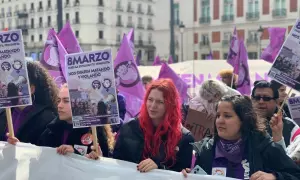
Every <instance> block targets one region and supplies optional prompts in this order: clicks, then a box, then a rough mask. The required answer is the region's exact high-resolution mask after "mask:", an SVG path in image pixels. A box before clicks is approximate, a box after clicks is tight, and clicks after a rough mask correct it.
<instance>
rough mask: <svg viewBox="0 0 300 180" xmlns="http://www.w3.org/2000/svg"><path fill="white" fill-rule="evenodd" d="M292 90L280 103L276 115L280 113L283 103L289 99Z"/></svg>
mask: <svg viewBox="0 0 300 180" xmlns="http://www.w3.org/2000/svg"><path fill="white" fill-rule="evenodd" d="M292 90H293V89H292V88H291V89H290V91H289V92H288V94H287V96H286V97H285V98H284V100H283V102H282V104H281V106H280V108H279V110H278V112H277V115H278V114H279V113H280V112H281V111H282V109H283V106H284V104H285V102H286V101H287V100H288V98H289V96H290V94H291V92H292Z"/></svg>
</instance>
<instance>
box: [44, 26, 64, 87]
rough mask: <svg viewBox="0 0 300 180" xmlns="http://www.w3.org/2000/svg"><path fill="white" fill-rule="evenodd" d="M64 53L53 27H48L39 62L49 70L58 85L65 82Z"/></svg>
mask: <svg viewBox="0 0 300 180" xmlns="http://www.w3.org/2000/svg"><path fill="white" fill-rule="evenodd" d="M66 54H67V52H66V50H65V49H64V47H63V46H62V44H61V42H60V40H59V39H58V38H57V36H56V32H55V31H54V29H50V30H49V32H48V37H47V41H46V43H45V47H44V50H43V54H42V58H41V64H42V65H43V66H44V67H45V68H46V69H47V70H48V71H49V73H50V75H51V76H52V78H53V79H54V81H55V82H56V84H57V85H58V86H61V85H62V84H64V83H65V82H66V79H65V76H64V72H65V71H64V67H65V64H64V59H65V55H66ZM62 63H63V64H62Z"/></svg>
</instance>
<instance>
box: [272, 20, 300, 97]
mask: <svg viewBox="0 0 300 180" xmlns="http://www.w3.org/2000/svg"><path fill="white" fill-rule="evenodd" d="M268 75H269V77H271V78H272V79H274V80H276V81H278V82H280V83H282V84H285V85H287V86H289V87H291V88H293V89H295V90H298V91H300V19H298V20H297V21H296V24H295V25H294V27H293V28H292V29H291V32H290V34H289V35H288V37H287V39H286V41H285V42H284V44H283V46H282V47H281V49H280V51H279V53H278V55H277V57H276V59H275V61H274V63H273V65H272V67H271V69H270V71H269V73H268Z"/></svg>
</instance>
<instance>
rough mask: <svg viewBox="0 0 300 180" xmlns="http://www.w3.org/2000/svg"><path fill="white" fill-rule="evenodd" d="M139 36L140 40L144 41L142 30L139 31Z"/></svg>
mask: <svg viewBox="0 0 300 180" xmlns="http://www.w3.org/2000/svg"><path fill="white" fill-rule="evenodd" d="M138 38H139V41H143V34H142V33H141V32H140V33H139V37H138Z"/></svg>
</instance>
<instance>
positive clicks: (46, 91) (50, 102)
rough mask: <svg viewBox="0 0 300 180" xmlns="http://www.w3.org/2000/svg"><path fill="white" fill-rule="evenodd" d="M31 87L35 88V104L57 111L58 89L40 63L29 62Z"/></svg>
mask: <svg viewBox="0 0 300 180" xmlns="http://www.w3.org/2000/svg"><path fill="white" fill-rule="evenodd" d="M27 69H28V78H29V82H30V85H33V86H35V92H34V95H33V98H32V99H33V102H34V103H35V104H39V105H46V106H51V107H52V109H53V110H55V111H56V109H57V99H58V87H57V86H56V84H55V82H54V80H53V78H52V77H51V76H50V74H48V72H47V71H46V69H45V68H43V67H42V66H41V65H40V64H39V63H38V62H31V61H29V62H27Z"/></svg>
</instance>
